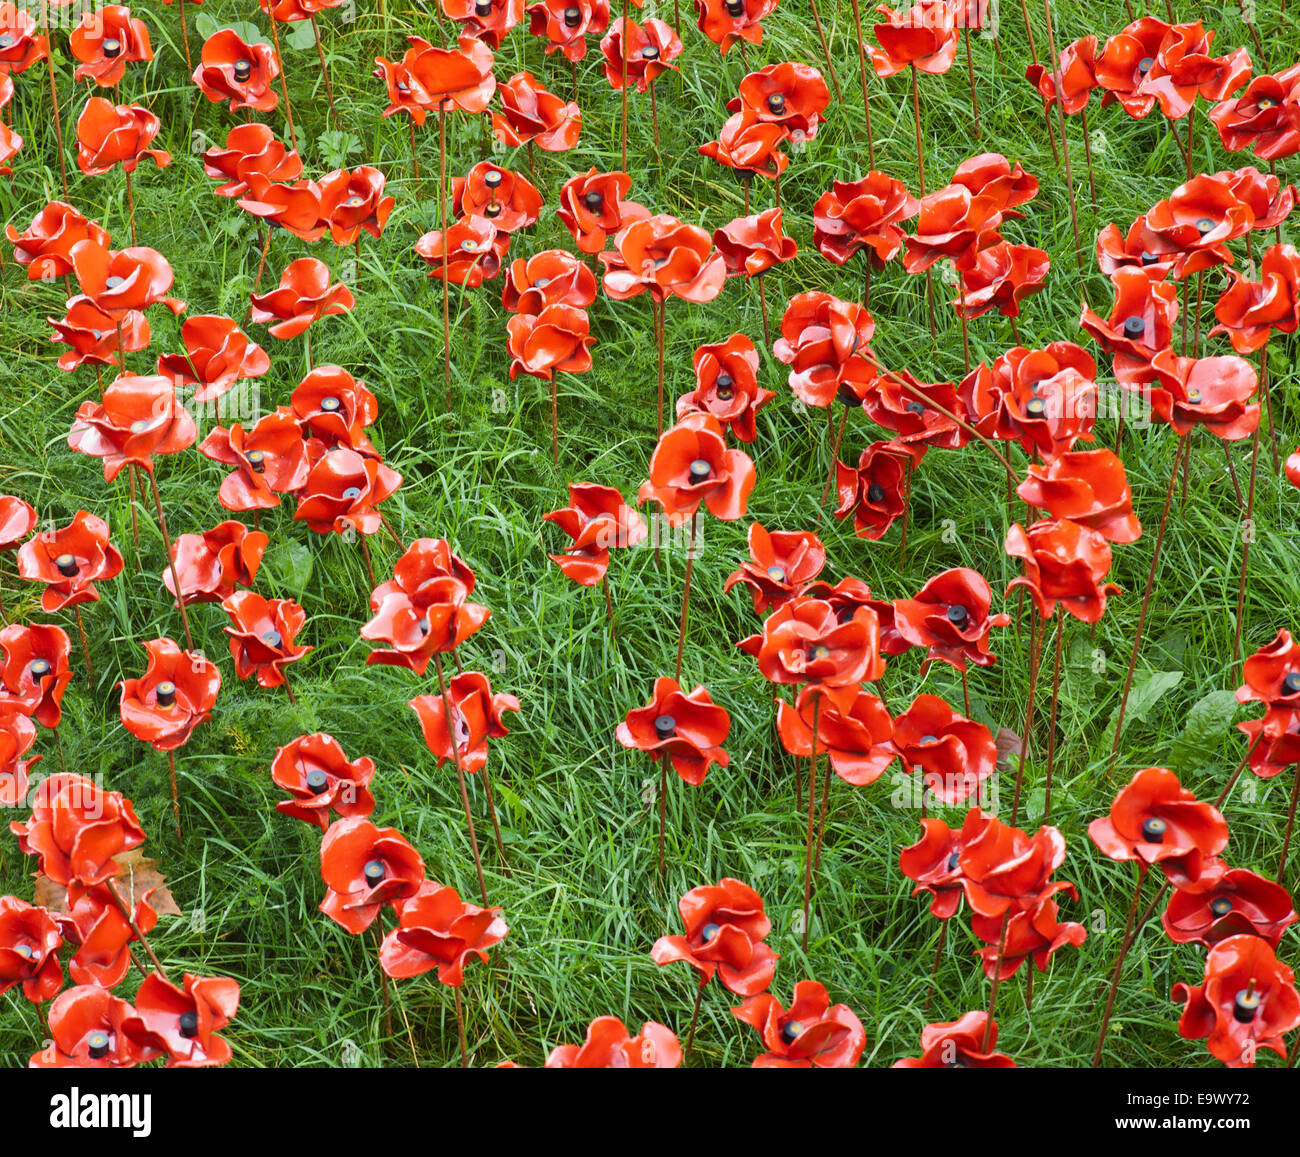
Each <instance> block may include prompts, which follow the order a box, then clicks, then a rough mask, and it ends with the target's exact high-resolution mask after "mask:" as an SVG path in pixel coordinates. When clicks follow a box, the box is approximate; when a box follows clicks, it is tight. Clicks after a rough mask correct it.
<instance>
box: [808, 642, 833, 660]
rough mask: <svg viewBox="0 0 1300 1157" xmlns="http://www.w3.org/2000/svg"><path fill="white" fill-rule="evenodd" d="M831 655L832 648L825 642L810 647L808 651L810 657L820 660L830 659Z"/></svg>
mask: <svg viewBox="0 0 1300 1157" xmlns="http://www.w3.org/2000/svg"><path fill="white" fill-rule="evenodd" d="M830 657H831V649H830V648H829V647H828V646H826V644H825V643H818V644H817V645H816V646H815V647H812V648H810V649H809V651H808V658H810V659H814V660H820V659H829V658H830Z"/></svg>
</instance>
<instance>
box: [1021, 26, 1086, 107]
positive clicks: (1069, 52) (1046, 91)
mask: <svg viewBox="0 0 1300 1157" xmlns="http://www.w3.org/2000/svg"><path fill="white" fill-rule="evenodd" d="M1096 63H1097V38H1096V36H1082V37H1080V38H1079V39H1078V40H1076V41H1074V42H1073V43H1071V44H1067V45H1066V46H1065V47H1064V48H1063V49H1061V51H1060V54H1059V56H1058V58H1057V66H1056V71H1055V73H1054V72H1053V70H1052V67H1051V65H1049V64H1031V65H1029V66H1028V67H1027V68H1026V69H1025V79H1026V80H1028V81H1029V83H1030V84H1032V85H1033V86H1034V87H1035V88H1036V89H1038V92H1039V94H1040V95H1041V96H1042V98H1043V100H1044V101H1046V102H1047V104H1048V105H1052V104H1054V103H1055V102H1056V99H1057V97H1058V96H1059V97H1060V99H1061V104H1062V106H1063V107H1064V109H1065V111H1066V113H1067V114H1068V115H1070V116H1073V115H1074V114H1075V113H1077V112H1082V111H1083V109H1084V108H1086V107H1087V105H1088V98H1089V97H1090V96H1091V95H1092V90H1093V89H1095V88H1096V87H1097V76H1096ZM1058 77H1059V78H1060V91H1059V93H1058V91H1057V78H1058Z"/></svg>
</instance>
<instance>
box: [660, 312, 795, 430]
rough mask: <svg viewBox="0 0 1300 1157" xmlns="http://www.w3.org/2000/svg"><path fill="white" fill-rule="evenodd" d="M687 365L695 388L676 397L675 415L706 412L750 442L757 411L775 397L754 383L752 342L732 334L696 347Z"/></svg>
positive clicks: (755, 369)
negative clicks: (689, 363) (693, 376)
mask: <svg viewBox="0 0 1300 1157" xmlns="http://www.w3.org/2000/svg"><path fill="white" fill-rule="evenodd" d="M691 364H692V366H693V367H694V369H695V383H696V385H695V389H694V390H692V391H691V392H690V393H689V394H683V395H682V396H681V397H680V398H678V399H677V417H678V418H679V419H680V418H684V417H686V415H687V414H690V413H697V412H698V413H704V414H709V415H711V416H712V417H713V418H715V419H716V420H717V421H718V423H719V424H720V425H721V426H722V428H723V429H724V430H727V431H729V432H730V433H731V434H733V435H734V436H735V437H736V439H737V441H740V442H752V441H753V440H754V439H755V438H756V437H757V436H758V430H757V428H756V425H755V419H756V416H757V414H758V411H759V410H761V409H762V408H763V407H764V406H766V405H767V404H768V403H769V402H770V401H771V400H772V399H773V398H775V397H776V394H775V393H773V391H771V390H765V389H762V388H761V387H760V386H759V384H758V351H757V350H756V349H755V348H754V343H753V342H752V341H750V340H749V338H748V337H746V336H745V335H744V334H743V333H733V334H732V335H731V336H730V337H729V338H728V339H727V340H726V341H725V342H717V343H714V344H713V345H702V346H700V347H698V348H697V349H696V351H695V354H694V356H693V357H692V359H691Z"/></svg>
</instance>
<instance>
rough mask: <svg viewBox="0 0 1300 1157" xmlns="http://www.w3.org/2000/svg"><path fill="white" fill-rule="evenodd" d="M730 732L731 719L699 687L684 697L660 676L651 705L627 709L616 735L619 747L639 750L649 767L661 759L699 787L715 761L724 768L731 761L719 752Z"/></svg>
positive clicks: (668, 680)
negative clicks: (646, 756)
mask: <svg viewBox="0 0 1300 1157" xmlns="http://www.w3.org/2000/svg"><path fill="white" fill-rule="evenodd" d="M730 730H731V716H730V715H729V714H728V713H727V711H726V710H725V709H724V708H722V707H718V706H717V705H716V704H715V703H714V702H713V699H712V698H711V697H710V695H709V693H708V692H707V691H706V690H705V689H704V688H703V687H702V686H700V687H696V688H695V690H694V691H691V692H690V693H686V692H684V691H682V689H681V687H679V686H678V684H677V680H675V679H669V678H667V677H666V676H660V677H659V678H658V679H656V680H655V686H654V693H653V694H652V695H651V697H650V702H649V703H647V704H646V705H645V706H644V707H634V708H632V710H631V711H629V712H628V713H627V718H626V719H624V720H623V722H622V723H620V724H619V725H618V728H617V730H616V731H615V735H616V736H617V738H618V741H619V743H621V744H622V745H623V746H624V747H627V748H631V749H633V750H636V751H644V752H645V753H646V754H647V755H649V756H650V759H651V761H652V762H654V763H658V762H659V760H660V759H662V758H663V757H664V756H665V755H666V756H667V757H668V762H669V763H671V764H672V766H673V770H674V771H675V772H676V773H677V774H678V775H679V776H681V777H682V779H684V780H685V781H686V782H687V783H689V784H690V785H691V786H692V787H699V786H700V784H702V783H703V782H704V777H705V775H706V774H708V770H709V768H710V767H712V766H713V765H714V764H715V763H716V764H717V765H718V766H719V767H726V766H727V765H728V764H729V763H730V762H731V757H730V756H729V755H728V754H727V753H726V752H725V751H723V749H722V744H723V743H725V742H726V739H727V733H728V732H729V731H730Z"/></svg>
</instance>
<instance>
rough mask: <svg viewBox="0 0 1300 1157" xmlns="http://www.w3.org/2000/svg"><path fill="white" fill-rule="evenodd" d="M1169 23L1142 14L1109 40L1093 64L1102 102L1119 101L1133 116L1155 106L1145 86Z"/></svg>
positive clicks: (1140, 115)
mask: <svg viewBox="0 0 1300 1157" xmlns="http://www.w3.org/2000/svg"><path fill="white" fill-rule="evenodd" d="M1168 33H1169V25H1168V24H1166V23H1165V22H1164V21H1163V20H1158V19H1156V17H1154V16H1143V17H1142V18H1141V19H1139V20H1135V21H1134V22H1133V23H1132V24H1130V25H1129V26H1128V27H1127V28H1125V29H1124V30H1123V31H1121V32H1118V33H1116V34H1115V35H1114V36H1112V37H1110V38H1109V39H1107V41H1106V43H1105V44H1104V45H1103V46H1102V50H1101V52H1100V53H1098V55H1097V58H1096V61H1095V63H1094V65H1093V72H1094V75H1095V76H1096V78H1097V84H1098V86H1099V87H1100V88H1101V89H1102V101H1101V102H1102V105H1103V107H1104V106H1105V105H1108V104H1111V103H1113V102H1116V101H1118V102H1119V103H1120V105H1122V106H1123V109H1124V111H1125V112H1126V113H1128V115H1129V116H1131V117H1138V118H1140V117H1144V116H1146V115H1147V113H1149V112H1150V111H1151V109H1152V108H1153V107H1154V105H1155V96H1154V94H1153V93H1152V92H1150V91H1149V90H1148V89H1147V87H1146V81H1147V77H1148V75H1149V74H1150V73H1151V71H1152V69H1153V68H1154V67H1155V63H1156V57H1157V56H1158V55H1159V52H1160V47H1161V45H1162V44H1163V43H1164V41H1165V37H1166V36H1167V35H1168Z"/></svg>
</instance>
